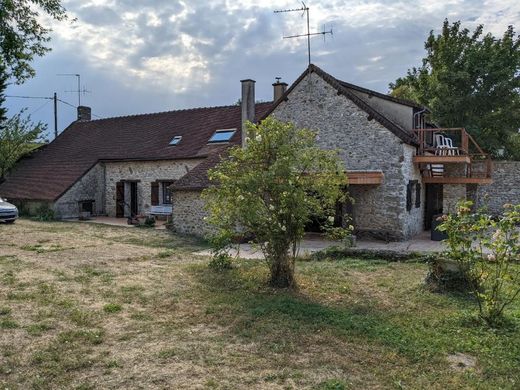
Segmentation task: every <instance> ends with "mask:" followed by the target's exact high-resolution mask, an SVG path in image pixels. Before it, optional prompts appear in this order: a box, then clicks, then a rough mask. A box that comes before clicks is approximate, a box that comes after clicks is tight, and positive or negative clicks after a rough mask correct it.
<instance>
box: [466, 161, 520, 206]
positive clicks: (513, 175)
mask: <svg viewBox="0 0 520 390" xmlns="http://www.w3.org/2000/svg"><path fill="white" fill-rule="evenodd" d="M491 175H492V178H493V184H490V185H484V186H478V189H477V194H476V198H477V199H476V201H477V204H478V205H479V206H486V207H488V209H489V211H490V212H491V213H492V214H495V215H496V214H500V213H501V212H502V211H503V206H504V205H505V204H506V203H512V204H520V161H494V162H493V172H492V174H491Z"/></svg>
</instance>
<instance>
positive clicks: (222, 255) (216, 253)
mask: <svg viewBox="0 0 520 390" xmlns="http://www.w3.org/2000/svg"><path fill="white" fill-rule="evenodd" d="M209 242H210V244H211V253H212V256H211V260H210V262H209V266H210V268H213V269H214V270H217V271H223V270H228V269H231V268H233V259H232V257H231V255H230V254H229V251H230V250H231V248H232V247H233V237H232V235H231V232H230V231H228V230H223V231H220V232H219V233H218V234H215V235H214V236H212V237H210V239H209Z"/></svg>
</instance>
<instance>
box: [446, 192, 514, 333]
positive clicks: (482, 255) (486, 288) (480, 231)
mask: <svg viewBox="0 0 520 390" xmlns="http://www.w3.org/2000/svg"><path fill="white" fill-rule="evenodd" d="M442 219H443V222H442V224H441V225H440V226H439V227H438V228H439V230H441V231H444V232H445V233H446V234H447V236H448V238H447V239H446V240H445V243H446V244H447V246H448V250H447V252H446V256H447V258H448V259H450V260H452V261H454V262H455V263H456V264H457V266H458V269H459V271H460V273H461V274H462V276H463V277H464V279H465V281H466V282H467V284H468V286H469V287H470V289H471V291H472V293H473V295H474V296H475V298H476V302H477V304H478V308H479V315H480V318H482V319H483V320H484V321H485V322H486V323H487V324H488V325H490V326H498V325H500V324H501V323H502V322H503V320H504V311H505V310H506V309H507V307H508V306H510V305H511V304H512V303H513V302H514V301H515V300H517V299H520V205H512V204H506V205H504V211H503V213H502V215H500V216H499V217H497V218H494V217H492V216H490V215H489V214H487V213H486V212H485V210H483V209H480V210H477V211H473V203H472V202H471V201H463V202H460V203H459V204H458V205H457V212H456V213H454V214H449V215H444V216H443V217H442Z"/></svg>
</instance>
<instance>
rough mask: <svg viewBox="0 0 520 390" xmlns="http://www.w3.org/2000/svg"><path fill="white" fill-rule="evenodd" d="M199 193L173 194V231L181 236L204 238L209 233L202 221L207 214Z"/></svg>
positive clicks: (208, 227)
mask: <svg viewBox="0 0 520 390" xmlns="http://www.w3.org/2000/svg"><path fill="white" fill-rule="evenodd" d="M200 195H201V192H200V191H175V192H174V193H173V195H172V196H173V199H172V203H173V218H172V224H173V230H174V231H176V232H178V233H182V234H192V235H195V236H199V237H204V236H205V235H206V234H208V233H209V232H210V231H211V228H210V226H209V224H208V223H207V222H206V221H205V220H204V217H206V215H207V213H206V211H205V209H204V200H203V199H202V198H201V197H200Z"/></svg>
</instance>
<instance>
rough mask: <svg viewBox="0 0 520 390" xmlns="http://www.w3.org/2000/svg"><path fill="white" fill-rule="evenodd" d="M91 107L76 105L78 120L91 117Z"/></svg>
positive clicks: (87, 119)
mask: <svg viewBox="0 0 520 390" xmlns="http://www.w3.org/2000/svg"><path fill="white" fill-rule="evenodd" d="M91 112H92V110H91V108H90V107H86V106H78V121H89V120H90V119H91Z"/></svg>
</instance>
